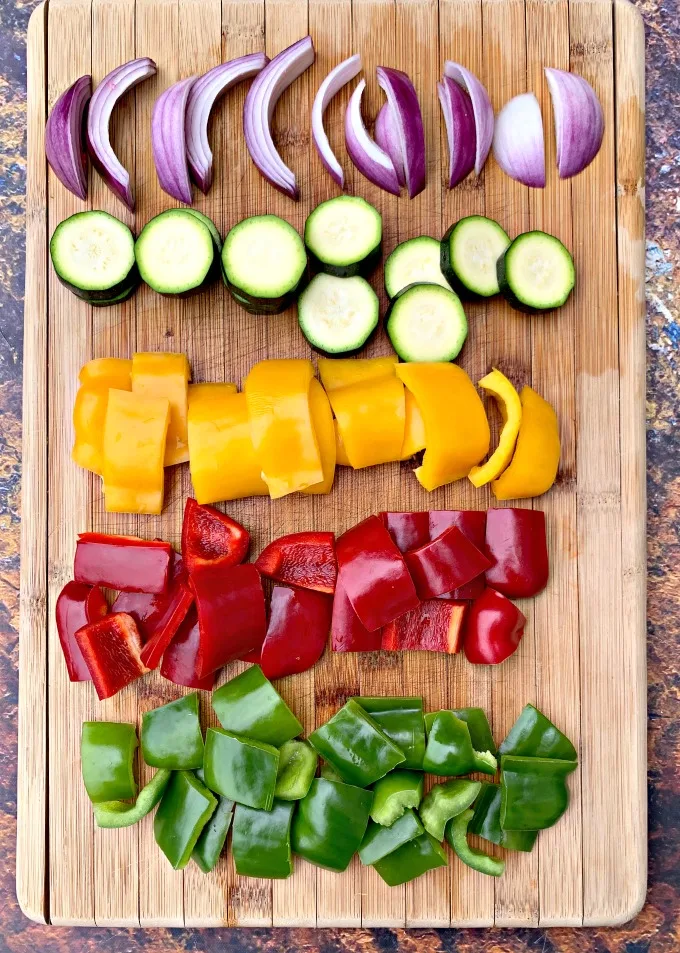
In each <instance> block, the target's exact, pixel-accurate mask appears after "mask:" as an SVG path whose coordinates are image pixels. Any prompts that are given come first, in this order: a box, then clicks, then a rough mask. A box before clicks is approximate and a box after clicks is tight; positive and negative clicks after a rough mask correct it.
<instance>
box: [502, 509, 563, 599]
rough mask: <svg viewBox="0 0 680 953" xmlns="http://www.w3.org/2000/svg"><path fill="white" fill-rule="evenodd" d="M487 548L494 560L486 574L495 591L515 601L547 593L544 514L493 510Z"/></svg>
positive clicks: (546, 547)
mask: <svg viewBox="0 0 680 953" xmlns="http://www.w3.org/2000/svg"><path fill="white" fill-rule="evenodd" d="M486 548H487V551H488V553H489V556H490V557H491V558H492V559H493V560H494V565H493V566H492V567H491V569H488V570H487V573H486V582H487V585H488V586H491V588H492V589H497V590H498V591H499V592H502V593H503V595H504V596H509V597H510V598H512V599H528V598H530V597H531V596H535V595H536V593H537V592H540V591H541V590H542V589H545V587H546V585H547V583H548V575H549V565H548V544H547V541H546V537H545V513H543V511H542V510H523V509H513V508H512V507H508V508H504V509H491V510H489V512H488V513H487V517H486Z"/></svg>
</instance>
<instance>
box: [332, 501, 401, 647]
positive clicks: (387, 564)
mask: <svg viewBox="0 0 680 953" xmlns="http://www.w3.org/2000/svg"><path fill="white" fill-rule="evenodd" d="M336 550H337V555H338V570H339V573H340V577H341V579H342V584H343V586H344V587H345V591H346V592H347V596H348V598H349V601H350V602H351V603H352V606H353V608H354V611H355V612H356V614H357V615H358V617H359V621H360V622H361V624H362V625H363V626H364V628H366V629H368V631H369V632H375V630H376V629H380V628H382V626H384V625H387V624H388V623H389V622H392V620H393V619H396V618H397V616H400V615H403V613H404V612H408V611H409V609H415V607H416V606H417V605H418V603H419V601H420V600H419V599H418V594H417V593H416V587H415V585H414V583H413V580H412V579H411V576H410V575H409V571H408V569H407V568H406V563H405V562H404V557H403V556H402V554H401V553H400V552H399V550H398V549H397V546H396V545H395V543H394V540H393V539H392V537H391V536H390V534H389V533H388V532H387V529H386V528H385V525H384V524H383V522H382V521H381V520H380V519H379V518H378V517H377V516H369V517H368V519H365V520H364V521H363V522H361V523H359V524H357V526H353V527H352V529H348V530H347V532H346V533H343V534H342V536H340V537H339V539H338V541H337V544H336Z"/></svg>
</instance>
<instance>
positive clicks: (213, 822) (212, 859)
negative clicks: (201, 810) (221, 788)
mask: <svg viewBox="0 0 680 953" xmlns="http://www.w3.org/2000/svg"><path fill="white" fill-rule="evenodd" d="M233 812H234V802H233V801H230V800H229V798H226V797H218V799H217V807H216V808H215V810H214V812H213V815H212V817H211V818H210V820H209V821H208V823H207V824H206V825H205V827H204V828H203V830H202V831H201V834H200V836H199V838H198V840H197V841H196V846H195V847H194V849H193V851H192V852H191V859H192V860H194V861H195V862H196V863H197V864H198V866H199V867H200V869H201V870H202V871H203V873H204V874H209V873H210V871H211V870H214V869H215V867H216V866H217V861H218V860H219V859H220V854H221V853H222V850H223V848H224V842H225V841H226V839H227V834H228V832H229V826H230V824H231V818H232V815H233Z"/></svg>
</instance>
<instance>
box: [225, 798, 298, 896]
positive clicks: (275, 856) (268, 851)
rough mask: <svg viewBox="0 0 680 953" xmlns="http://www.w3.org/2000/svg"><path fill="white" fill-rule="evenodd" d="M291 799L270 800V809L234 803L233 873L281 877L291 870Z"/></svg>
mask: <svg viewBox="0 0 680 953" xmlns="http://www.w3.org/2000/svg"><path fill="white" fill-rule="evenodd" d="M294 810H295V802H294V801H274V805H273V807H272V809H271V811H258V810H255V808H252V807H246V806H245V805H243V804H237V805H236V810H235V811H234V827H233V829H232V832H231V852H232V854H233V855H234V863H235V865H236V873H237V874H241V875H242V876H243V877H268V878H270V879H273V880H283V879H285V878H286V877H289V876H290V875H291V874H292V872H293V858H292V855H291V850H290V825H291V821H292V819H293V811H294Z"/></svg>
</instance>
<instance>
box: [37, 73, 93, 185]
mask: <svg viewBox="0 0 680 953" xmlns="http://www.w3.org/2000/svg"><path fill="white" fill-rule="evenodd" d="M91 96H92V77H91V76H81V77H80V79H77V80H76V81H75V83H73V85H72V86H69V88H68V89H67V90H65V92H63V93H62V94H61V96H60V97H59V99H58V100H57V101H56V103H55V104H54V106H52V109H51V111H50V114H49V116H48V118H47V123H46V125H45V155H46V156H47V161H48V162H49V164H50V167H51V168H52V171H53V172H54V174H55V175H56V177H57V178H58V179H59V181H60V182H61V183H62V185H64V186H65V187H66V188H67V189H68V190H69V192H73V194H74V195H77V196H78V198H79V199H85V198H87V155H86V153H85V144H84V141H83V138H84V137H83V132H84V129H83V117H84V115H85V107H86V106H87V103H88V100H89V99H90V97H91Z"/></svg>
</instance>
